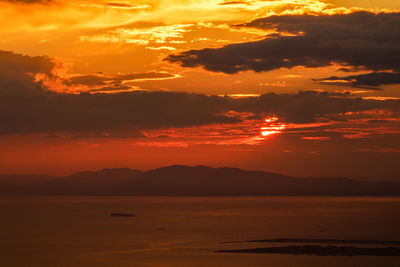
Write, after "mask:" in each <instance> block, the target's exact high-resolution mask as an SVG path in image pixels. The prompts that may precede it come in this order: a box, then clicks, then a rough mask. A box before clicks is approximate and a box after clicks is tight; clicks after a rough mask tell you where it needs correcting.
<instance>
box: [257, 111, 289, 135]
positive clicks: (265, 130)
mask: <svg viewBox="0 0 400 267" xmlns="http://www.w3.org/2000/svg"><path fill="white" fill-rule="evenodd" d="M264 122H265V124H264V125H263V127H261V135H262V136H263V137H266V136H269V135H273V134H277V133H281V132H282V131H283V130H284V129H286V124H284V123H281V122H279V118H278V117H276V116H272V117H268V118H266V119H265V120H264Z"/></svg>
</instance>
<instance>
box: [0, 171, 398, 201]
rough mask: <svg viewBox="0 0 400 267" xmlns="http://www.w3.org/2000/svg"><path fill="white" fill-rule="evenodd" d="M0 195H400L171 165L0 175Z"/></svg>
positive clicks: (370, 186) (344, 183)
mask: <svg viewBox="0 0 400 267" xmlns="http://www.w3.org/2000/svg"><path fill="white" fill-rule="evenodd" d="M0 194H2V195H132V196H280V195H282V196H400V183H396V182H384V181H379V182H376V181H374V182H371V181H361V180H353V179H349V178H343V177H321V178H297V177H291V176H287V175H281V174H276V173H269V172H262V171H247V170H242V169H238V168H227V167H225V168H212V167H207V166H195V167H190V166H182V165H173V166H169V167H162V168H158V169H154V170H149V171H140V170H133V169H128V168H118V169H103V170H100V171H86V172H78V173H74V174H72V175H68V176H45V175H0Z"/></svg>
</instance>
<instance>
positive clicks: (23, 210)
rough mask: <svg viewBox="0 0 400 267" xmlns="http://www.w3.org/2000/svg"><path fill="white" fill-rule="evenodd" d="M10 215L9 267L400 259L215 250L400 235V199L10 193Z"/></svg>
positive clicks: (1, 239) (3, 251)
mask: <svg viewBox="0 0 400 267" xmlns="http://www.w3.org/2000/svg"><path fill="white" fill-rule="evenodd" d="M112 212H127V213H134V214H136V217H134V218H120V217H118V218H117V217H110V213H112ZM0 214H1V221H0V234H1V236H0V257H1V258H0V262H1V266H5V267H8V266H35V267H36V266H43V267H46V266H74V267H80V266H100V267H101V266H271V267H272V266H274V267H286V266H389V267H390V266H396V267H398V266H400V258H396V257H371V256H367V257H322V256H291V255H256V254H216V253H213V250H214V249H225V248H239V247H245V246H247V247H248V246H250V247H257V246H268V245H270V244H220V242H221V241H231V240H246V239H262V238H282V237H283V238H335V239H378V240H400V198H332V197H237V198H226V197H215V198H209V197H205V198H166V197H0Z"/></svg>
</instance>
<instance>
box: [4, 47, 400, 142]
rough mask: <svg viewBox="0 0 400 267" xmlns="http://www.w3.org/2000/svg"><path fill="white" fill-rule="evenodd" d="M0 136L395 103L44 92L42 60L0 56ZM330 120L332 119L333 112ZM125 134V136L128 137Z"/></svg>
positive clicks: (315, 95)
mask: <svg viewBox="0 0 400 267" xmlns="http://www.w3.org/2000/svg"><path fill="white" fill-rule="evenodd" d="M0 55H1V57H2V58H3V59H7V60H0V75H2V78H4V79H5V80H3V79H1V80H0V81H1V82H0V134H15V133H19V134H24V133H50V134H52V133H63V132H67V133H75V134H76V135H77V136H89V137H90V136H92V137H99V136H102V135H104V134H103V133H107V135H108V136H122V135H125V133H124V132H127V131H130V132H131V133H134V135H135V136H140V130H143V129H154V128H164V127H186V126H198V125H207V124H212V123H235V122H239V121H240V120H241V118H240V117H232V115H225V114H226V113H227V112H229V111H237V112H251V113H254V114H255V116H256V117H257V118H260V119H262V118H264V116H267V115H272V114H273V115H277V116H279V117H280V118H282V119H283V120H285V121H287V122H294V123H303V122H314V121H316V120H317V119H320V118H322V117H329V115H330V114H339V113H345V112H349V111H364V110H371V109H385V110H393V111H398V110H399V107H400V105H399V104H400V101H398V100H386V101H376V100H365V99H360V98H353V97H351V96H350V95H349V94H334V95H332V94H329V93H326V92H314V91H308V92H299V93H297V94H265V95H262V96H260V97H249V98H239V99H237V98H232V97H220V96H209V95H203V94H190V93H183V92H181V93H178V92H124V93H117V94H104V93H96V94H89V93H81V94H65V93H56V92H52V91H49V90H47V89H46V88H45V86H44V85H43V84H42V83H41V82H40V81H35V79H33V77H32V75H34V74H43V75H47V76H48V77H49V78H51V77H52V75H53V74H52V68H53V67H54V64H53V63H52V60H51V59H50V58H47V57H29V56H22V55H17V54H12V53H9V52H2V53H0ZM331 117H332V116H331ZM128 135H129V134H128Z"/></svg>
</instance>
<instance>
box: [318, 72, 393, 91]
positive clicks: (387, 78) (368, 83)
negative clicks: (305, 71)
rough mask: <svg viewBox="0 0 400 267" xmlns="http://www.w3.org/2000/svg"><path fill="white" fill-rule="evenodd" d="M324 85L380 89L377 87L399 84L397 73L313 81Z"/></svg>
mask: <svg viewBox="0 0 400 267" xmlns="http://www.w3.org/2000/svg"><path fill="white" fill-rule="evenodd" d="M314 80H315V81H320V82H321V83H324V84H334V85H344V86H352V87H359V88H366V89H380V88H379V86H381V85H387V84H399V83H400V73H399V72H372V73H367V74H360V75H350V76H345V77H338V76H332V77H328V78H323V79H314Z"/></svg>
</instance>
